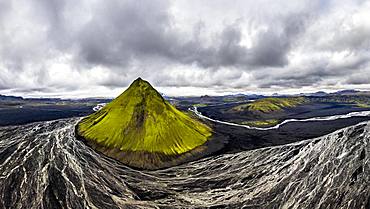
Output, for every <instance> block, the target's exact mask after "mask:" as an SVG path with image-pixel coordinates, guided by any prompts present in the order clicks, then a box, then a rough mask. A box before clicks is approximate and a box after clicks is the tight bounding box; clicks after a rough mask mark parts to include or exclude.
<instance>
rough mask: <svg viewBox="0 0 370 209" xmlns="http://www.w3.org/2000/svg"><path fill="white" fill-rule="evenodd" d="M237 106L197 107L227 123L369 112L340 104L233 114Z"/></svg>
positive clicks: (308, 105)
mask: <svg viewBox="0 0 370 209" xmlns="http://www.w3.org/2000/svg"><path fill="white" fill-rule="evenodd" d="M240 104H241V103H239V104H235V103H233V104H223V105H214V106H212V105H211V106H207V107H198V111H200V112H201V113H202V114H203V115H205V116H208V117H210V118H213V119H216V120H221V121H229V122H241V121H253V120H268V119H277V120H280V121H283V120H286V119H292V118H295V119H305V118H313V117H322V116H331V115H342V114H347V113H350V112H358V111H365V110H370V108H360V107H357V106H355V105H350V104H340V103H309V104H306V105H300V106H297V107H294V108H289V109H285V110H284V111H276V112H270V113H261V112H251V111H243V112H233V111H230V109H231V108H233V107H235V106H237V105H240Z"/></svg>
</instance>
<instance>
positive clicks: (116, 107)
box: [76, 78, 212, 169]
mask: <svg viewBox="0 0 370 209" xmlns="http://www.w3.org/2000/svg"><path fill="white" fill-rule="evenodd" d="M76 133H77V135H78V136H79V137H80V138H83V139H84V140H86V142H87V143H88V144H89V145H91V146H92V147H93V148H95V149H97V150H99V151H101V152H103V153H104V154H106V155H108V156H110V157H113V158H116V159H118V160H120V161H121V162H123V163H125V164H127V165H129V166H133V167H139V168H144V169H156V168H162V167H168V166H170V165H174V164H178V163H180V162H183V161H184V160H185V158H192V157H193V156H194V155H196V154H197V153H199V152H202V151H203V150H204V147H202V145H203V144H204V143H206V142H207V140H209V139H210V137H211V136H212V130H211V128H210V127H208V126H207V125H205V124H203V123H201V122H199V121H198V120H196V119H193V118H191V117H190V116H188V115H186V114H185V113H183V112H181V111H179V110H177V109H176V108H175V107H173V106H172V105H171V104H170V103H168V102H167V101H166V100H164V99H163V98H162V96H161V95H160V94H159V93H158V92H157V91H156V90H155V89H154V88H153V87H152V86H151V85H150V84H149V83H148V82H147V81H144V80H142V79H141V78H138V79H136V80H135V81H134V82H133V83H132V84H131V85H130V87H129V88H128V89H127V90H126V91H124V92H123V93H122V94H121V95H120V96H118V97H117V98H116V99H114V100H113V101H112V102H110V103H109V104H107V105H106V106H105V107H104V108H102V109H101V110H99V111H98V112H95V113H94V114H91V115H89V116H88V117H86V118H84V119H82V120H81V121H80V122H79V123H78V125H77V128H76Z"/></svg>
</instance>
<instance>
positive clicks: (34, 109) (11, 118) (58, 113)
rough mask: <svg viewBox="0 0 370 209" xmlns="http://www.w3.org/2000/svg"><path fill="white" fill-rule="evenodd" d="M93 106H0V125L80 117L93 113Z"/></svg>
mask: <svg viewBox="0 0 370 209" xmlns="http://www.w3.org/2000/svg"><path fill="white" fill-rule="evenodd" d="M92 108H93V106H84V105H81V106H78V105H73V106H72V105H44V106H24V107H23V108H15V107H13V108H0V126H8V125H23V124H27V123H32V122H38V121H48V120H56V119H61V118H70V117H81V116H85V115H88V114H91V113H93V112H94V111H93V109H92Z"/></svg>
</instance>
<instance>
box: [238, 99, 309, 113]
mask: <svg viewBox="0 0 370 209" xmlns="http://www.w3.org/2000/svg"><path fill="white" fill-rule="evenodd" d="M306 102H308V100H307V99H305V98H304V97H287V98H275V97H271V98H263V99H258V100H256V101H254V102H252V103H248V104H242V105H238V106H236V107H233V108H232V109H231V110H232V111H235V112H242V111H258V112H263V113H269V112H274V111H281V110H283V109H284V108H291V107H296V106H298V105H301V104H304V103H306Z"/></svg>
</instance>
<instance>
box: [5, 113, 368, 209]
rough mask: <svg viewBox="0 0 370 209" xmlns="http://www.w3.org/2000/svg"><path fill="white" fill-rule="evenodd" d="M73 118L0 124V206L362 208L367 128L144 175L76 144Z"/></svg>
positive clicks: (365, 125) (365, 200)
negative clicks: (11, 124)
mask: <svg viewBox="0 0 370 209" xmlns="http://www.w3.org/2000/svg"><path fill="white" fill-rule="evenodd" d="M77 122H78V119H64V120H58V121H50V122H41V123H34V124H29V125H24V126H17V127H3V128H0V165H1V166H0V185H1V187H0V197H1V198H0V208H62V207H64V208H67V207H70V208H95V207H97V208H158V207H161V208H166V207H168V208H173V207H178V208H184V207H187V208H188V207H189V206H193V207H197V208H207V207H216V208H220V207H229V208H230V207H231V208H241V207H243V208H369V206H370V189H369V188H368V185H369V184H370V179H369V178H370V166H369V165H370V164H369V160H370V157H369V154H370V144H369V143H370V122H367V123H361V124H358V125H356V126H352V127H348V128H345V129H342V130H339V131H336V132H334V133H332V134H329V135H326V136H323V137H320V138H316V139H312V140H306V141H302V142H299V143H294V144H289V145H284V146H277V147H268V148H262V149H257V150H252V151H244V152H240V153H236V154H223V155H218V156H213V157H208V158H204V159H202V160H198V161H194V162H191V163H187V164H183V165H181V166H176V167H172V168H169V169H166V170H159V171H146V172H143V171H137V170H133V169H130V168H128V167H126V166H124V165H122V164H121V163H119V162H118V161H115V160H113V159H110V158H107V157H105V156H103V155H101V154H98V153H96V152H95V151H94V150H92V149H90V148H89V147H87V146H85V145H84V144H83V143H82V142H80V141H78V140H76V139H75V136H74V126H75V124H76V123H77Z"/></svg>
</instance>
